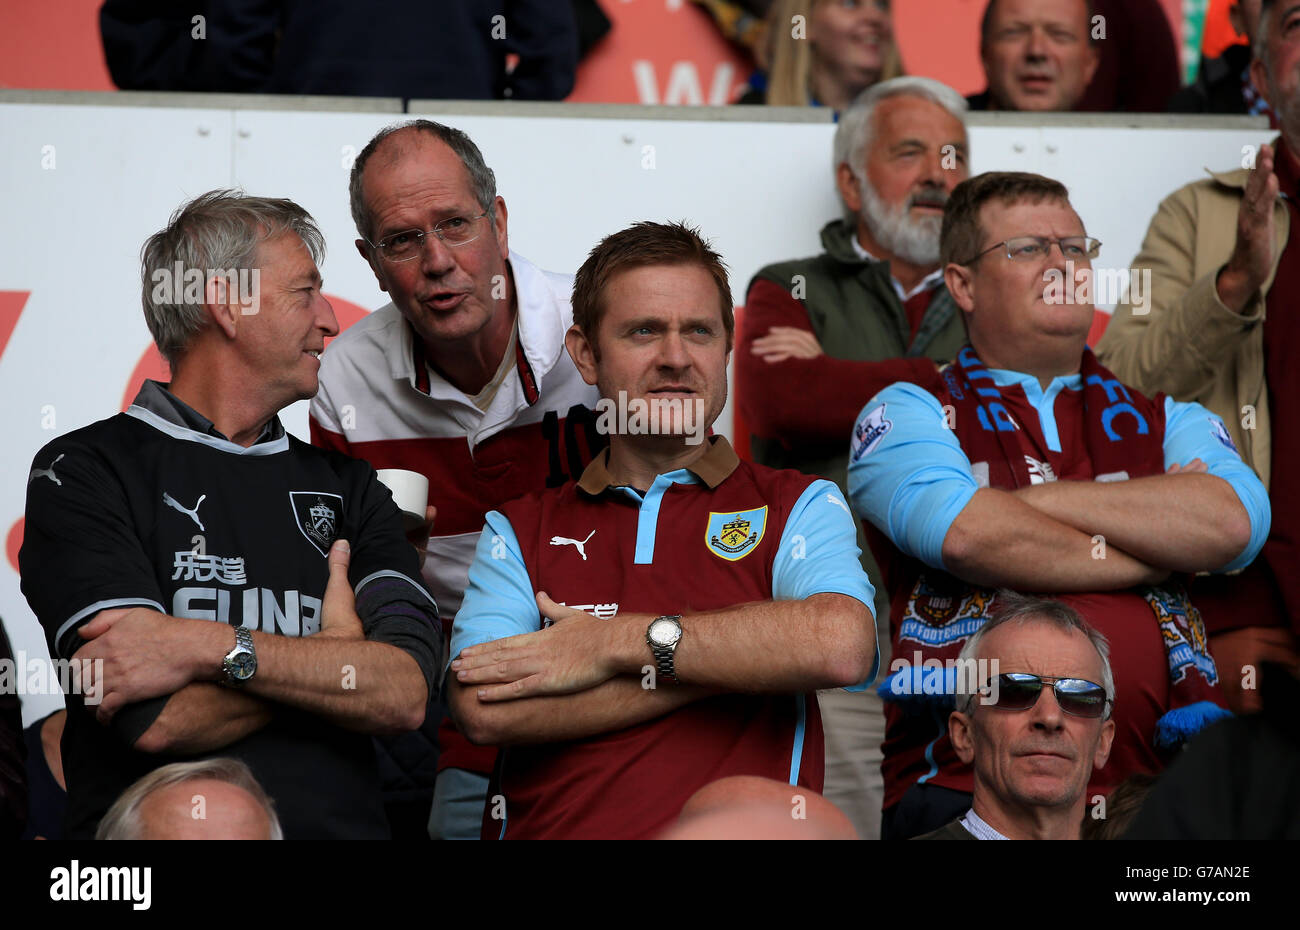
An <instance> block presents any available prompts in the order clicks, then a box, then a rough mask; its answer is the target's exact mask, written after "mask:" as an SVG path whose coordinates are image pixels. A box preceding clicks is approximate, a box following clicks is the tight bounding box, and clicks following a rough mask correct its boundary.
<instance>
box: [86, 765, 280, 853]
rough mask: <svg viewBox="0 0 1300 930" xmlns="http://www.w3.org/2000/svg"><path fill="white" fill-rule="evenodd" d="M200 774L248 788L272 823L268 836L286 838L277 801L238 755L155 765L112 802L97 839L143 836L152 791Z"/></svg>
mask: <svg viewBox="0 0 1300 930" xmlns="http://www.w3.org/2000/svg"><path fill="white" fill-rule="evenodd" d="M201 778H206V779H210V780H212V781H220V782H225V783H226V784H228V785H234V786H235V787H236V788H242V789H244V790H245V791H247V792H248V793H249V794H251V795H252V796H253V797H254V798H255V799H256V800H257V803H258V804H259V805H260V806H261V808H262V810H263V811H265V812H266V819H267V821H268V822H269V823H270V825H271V835H270V837H269V839H272V840H282V839H284V830H283V829H282V828H281V827H280V818H279V817H277V816H276V814H275V802H274V801H272V800H271V799H270V797H268V796H267V793H266V792H265V791H264V790H263V789H262V786H261V785H260V784H258V781H257V779H256V778H254V777H253V772H252V770H251V769H250V768H249V767H248V766H247V765H246V764H245V763H243V762H242V761H240V760H239V759H230V758H223V757H218V758H214V759H200V760H199V761H197V762H173V763H172V764H171V765H164V766H161V767H159V768H156V769H154V770H153V771H152V772H150V773H149V774H148V775H145V776H144V777H143V778H141V779H139V780H138V781H136V782H135V783H134V784H133V785H131V787H129V788H127V789H126V791H124V792H122V795H121V797H119V798H118V799H117V800H116V801H114V802H113V806H112V807H110V808H109V809H108V813H107V814H105V815H104V819H103V820H101V821H100V822H99V828H98V829H97V830H96V831H95V839H97V840H138V839H140V835H141V833H142V832H143V827H144V823H143V821H142V818H141V817H140V808H141V807H142V806H143V805H144V802H145V800H146V799H147V798H148V797H149V796H150V795H151V794H154V793H156V792H158V791H161V790H162V789H164V788H170V787H171V786H172V785H179V784H182V783H183V782H187V781H197V780H198V779H201Z"/></svg>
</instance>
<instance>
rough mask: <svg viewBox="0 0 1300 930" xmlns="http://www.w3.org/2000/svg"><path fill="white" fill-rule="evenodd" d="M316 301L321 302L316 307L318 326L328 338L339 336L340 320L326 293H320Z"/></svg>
mask: <svg viewBox="0 0 1300 930" xmlns="http://www.w3.org/2000/svg"><path fill="white" fill-rule="evenodd" d="M316 299H317V301H318V302H319V303H318V305H317V307H316V326H317V327H318V328H319V329H320V330H321V331H322V332H324V333H325V335H326V336H330V337H333V336H337V335H338V334H339V319H338V317H337V316H335V315H334V307H333V305H331V304H330V302H329V300H327V299H326V297H325V294H324V292H321V293H318V294H317V295H316Z"/></svg>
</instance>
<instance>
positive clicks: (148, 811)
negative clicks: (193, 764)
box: [140, 778, 271, 840]
mask: <svg viewBox="0 0 1300 930" xmlns="http://www.w3.org/2000/svg"><path fill="white" fill-rule="evenodd" d="M140 825H141V827H140V839H144V840H269V839H271V822H270V820H269V818H268V817H267V816H266V811H265V810H264V809H263V807H262V805H261V803H260V802H259V801H258V799H257V798H255V797H253V795H252V794H250V793H249V792H247V791H245V790H244V789H243V788H240V787H239V786H238V785H232V784H230V783H229V782H225V781H218V780H216V779H212V778H194V779H190V780H189V781H183V782H180V783H179V784H175V785H168V786H166V787H164V788H160V789H159V790H157V791H155V792H153V793H152V794H150V795H149V796H148V797H146V798H145V799H144V800H143V801H142V802H141V804H140Z"/></svg>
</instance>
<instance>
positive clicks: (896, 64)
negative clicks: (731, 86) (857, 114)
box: [737, 0, 903, 112]
mask: <svg viewBox="0 0 1300 930" xmlns="http://www.w3.org/2000/svg"><path fill="white" fill-rule="evenodd" d="M764 48H765V57H766V61H767V71H766V73H763V72H762V71H760V72H758V73H757V74H756V75H754V77H752V78H751V79H750V85H749V89H748V90H746V91H745V92H743V93H742V94H741V97H740V99H739V100H738V101H737V103H766V104H769V105H771V106H783V107H803V106H825V107H830V108H831V109H833V110H836V111H837V112H838V111H840V110H843V109H844V108H845V107H847V106H848V105H849V104H850V103H852V102H853V100H854V98H856V97H857V96H858V94H860V93H861V92H862V91H864V90H866V89H867V88H868V87H870V86H871V85H872V84H875V83H876V82H877V81H883V80H888V79H889V78H892V77H897V76H898V75H900V74H902V73H903V66H902V63H901V61H900V59H899V54H898V46H897V44H896V43H895V42H894V24H893V18H892V16H891V15H890V11H889V0H863V2H845V0H776V2H775V3H773V4H772V8H771V9H770V10H769V11H768V16H767V36H766V39H765V41H764Z"/></svg>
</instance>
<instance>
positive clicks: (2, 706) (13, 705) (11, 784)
mask: <svg viewBox="0 0 1300 930" xmlns="http://www.w3.org/2000/svg"><path fill="white" fill-rule="evenodd" d="M13 661H14V653H13V648H12V647H11V646H10V645H9V635H8V634H7V633H6V632H5V628H4V624H3V623H0V662H4V663H6V664H10V665H12V663H13ZM22 674H25V673H22ZM24 756H25V749H24V746H23V707H22V702H21V701H19V699H18V694H17V691H16V689H15V691H14V693H12V694H10V693H6V692H5V691H2V690H0V841H5V840H16V839H18V838H19V837H20V836H22V835H23V828H24V827H25V826H26V825H27V770H26V766H25V764H24V761H25V760H24Z"/></svg>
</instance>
